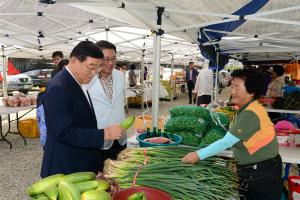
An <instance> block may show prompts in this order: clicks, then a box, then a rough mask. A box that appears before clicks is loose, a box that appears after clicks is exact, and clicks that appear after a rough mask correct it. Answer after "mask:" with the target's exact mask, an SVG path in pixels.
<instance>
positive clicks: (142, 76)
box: [140, 44, 147, 110]
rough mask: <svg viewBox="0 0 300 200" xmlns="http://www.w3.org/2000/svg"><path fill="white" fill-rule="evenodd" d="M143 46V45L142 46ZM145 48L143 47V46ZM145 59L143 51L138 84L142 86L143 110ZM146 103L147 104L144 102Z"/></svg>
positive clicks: (143, 51)
mask: <svg viewBox="0 0 300 200" xmlns="http://www.w3.org/2000/svg"><path fill="white" fill-rule="evenodd" d="M144 45H145V44H144ZM144 47H145V46H144ZM144 58H145V49H143V50H142V58H141V74H140V82H141V86H142V105H141V107H142V109H143V110H144V89H145V88H144V73H145V67H144V60H145V59H144ZM146 103H147V102H146Z"/></svg>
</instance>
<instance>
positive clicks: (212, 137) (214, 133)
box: [200, 126, 226, 147]
mask: <svg viewBox="0 0 300 200" xmlns="http://www.w3.org/2000/svg"><path fill="white" fill-rule="evenodd" d="M225 134H226V131H225V130H224V129H223V128H222V127H220V126H217V127H215V128H212V129H210V130H209V131H208V132H207V133H206V134H205V136H204V137H203V138H202V139H201V143H200V146H201V147H204V146H208V145H210V144H212V143H214V142H215V141H217V140H220V139H222V138H223V137H224V136H225Z"/></svg>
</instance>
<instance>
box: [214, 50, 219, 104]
mask: <svg viewBox="0 0 300 200" xmlns="http://www.w3.org/2000/svg"><path fill="white" fill-rule="evenodd" d="M218 82H219V50H218V49H217V68H216V78H215V94H214V95H215V96H214V101H216V100H217V94H218Z"/></svg>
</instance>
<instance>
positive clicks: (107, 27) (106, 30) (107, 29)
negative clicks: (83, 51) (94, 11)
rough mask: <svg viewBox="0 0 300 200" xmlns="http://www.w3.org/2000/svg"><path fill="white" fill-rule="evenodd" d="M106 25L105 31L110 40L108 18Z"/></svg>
mask: <svg viewBox="0 0 300 200" xmlns="http://www.w3.org/2000/svg"><path fill="white" fill-rule="evenodd" d="M105 22H106V26H105V33H106V37H105V38H106V41H108V31H109V26H108V19H106V20H105Z"/></svg>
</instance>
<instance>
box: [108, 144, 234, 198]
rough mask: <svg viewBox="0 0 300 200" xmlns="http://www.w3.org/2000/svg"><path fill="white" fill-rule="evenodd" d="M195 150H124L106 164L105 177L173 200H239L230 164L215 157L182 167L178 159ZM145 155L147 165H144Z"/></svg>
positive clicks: (125, 185)
mask: <svg viewBox="0 0 300 200" xmlns="http://www.w3.org/2000/svg"><path fill="white" fill-rule="evenodd" d="M196 150H198V148H195V147H188V146H175V147H153V148H152V147H148V148H146V149H144V148H134V149H126V150H123V151H122V152H121V154H120V155H119V157H118V160H117V161H113V160H106V163H105V167H104V174H105V176H107V177H109V178H113V179H114V180H116V181H117V182H118V184H119V186H120V187H121V188H126V187H131V186H132V182H133V179H134V177H135V175H136V172H137V169H138V168H139V167H138V166H142V167H140V168H139V171H138V175H137V176H136V186H146V187H152V188H156V189H159V190H163V191H165V192H167V193H168V194H169V195H171V196H172V199H174V200H186V199H188V200H200V199H203V200H204V199H205V200H216V199H218V200H228V199H238V198H239V195H238V190H237V189H238V178H237V176H236V174H235V173H234V172H233V163H232V162H231V161H228V160H223V159H221V158H217V157H211V158H207V159H205V160H201V161H200V162H198V163H197V164H195V165H189V164H183V163H182V162H181V158H182V157H184V156H185V155H186V154H188V153H190V152H193V151H196ZM145 154H146V155H147V158H149V159H148V162H147V164H144V162H145Z"/></svg>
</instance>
